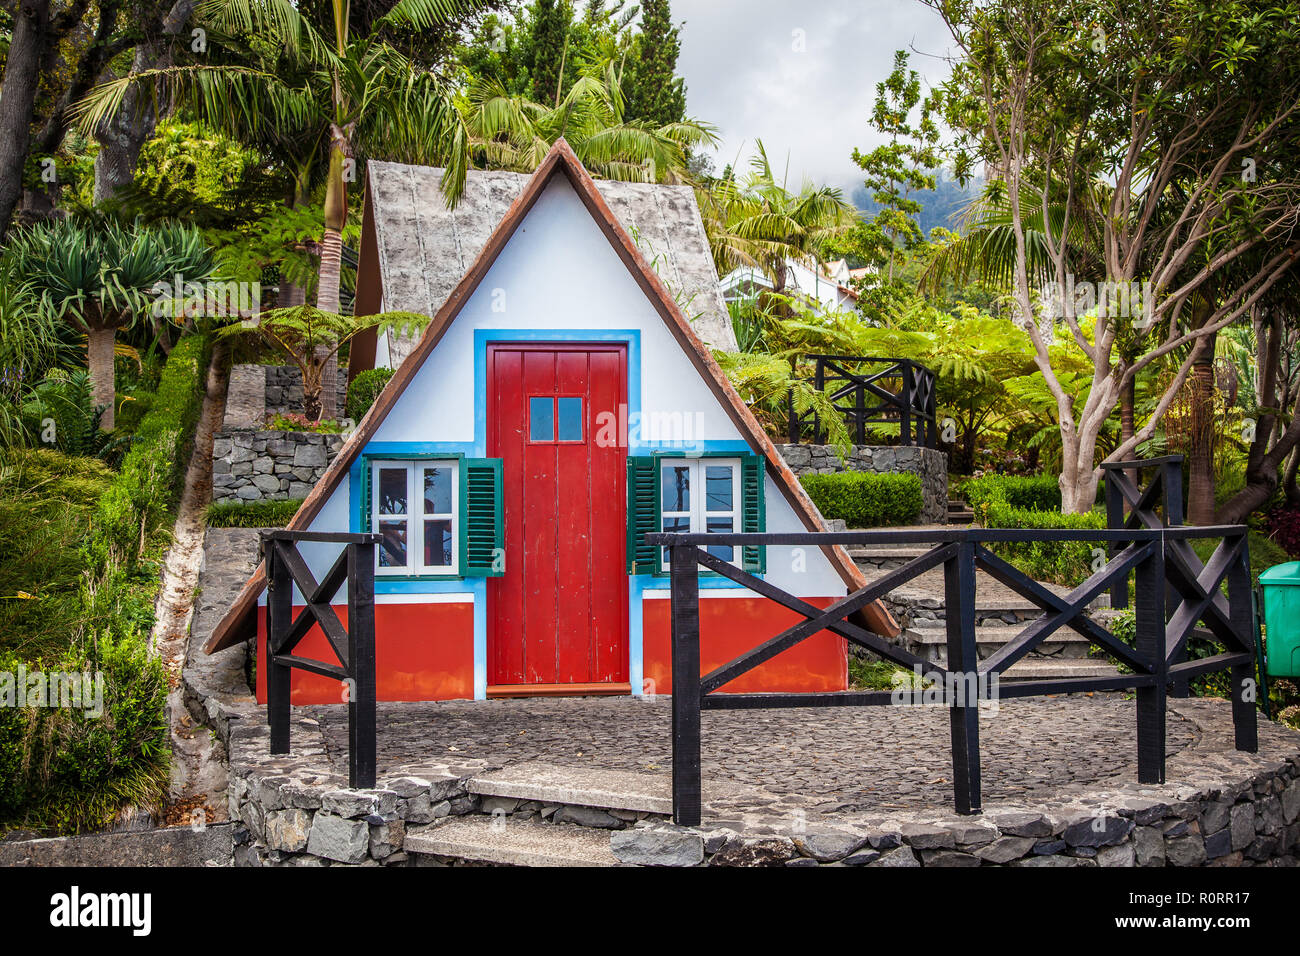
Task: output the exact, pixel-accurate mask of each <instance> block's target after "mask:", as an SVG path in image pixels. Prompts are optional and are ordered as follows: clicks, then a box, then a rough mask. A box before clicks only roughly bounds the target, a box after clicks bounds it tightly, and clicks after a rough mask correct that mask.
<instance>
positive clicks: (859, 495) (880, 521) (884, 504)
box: [799, 471, 922, 528]
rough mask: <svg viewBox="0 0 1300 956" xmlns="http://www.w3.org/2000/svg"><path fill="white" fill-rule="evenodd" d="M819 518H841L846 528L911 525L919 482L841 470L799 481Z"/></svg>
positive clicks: (913, 477)
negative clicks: (819, 514)
mask: <svg viewBox="0 0 1300 956" xmlns="http://www.w3.org/2000/svg"><path fill="white" fill-rule="evenodd" d="M799 482H800V484H802V485H803V487H804V490H805V491H807V492H808V497H809V498H811V499H812V501H813V504H815V505H816V506H817V510H819V511H820V512H821V513H822V517H823V518H827V519H831V518H843V519H844V521H845V523H846V524H847V525H848V526H849V527H850V528H879V527H882V526H884V525H900V524H911V523H912V522H914V521H915V520H916V518H917V516H918V515H919V514H920V513H921V503H922V502H921V479H920V478H919V477H917V476H916V475H892V474H883V475H877V474H872V473H870V472H861V471H843V472H839V473H836V474H830V475H804V476H803V477H801V478H800V479H799Z"/></svg>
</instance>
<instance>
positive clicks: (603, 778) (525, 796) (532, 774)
mask: <svg viewBox="0 0 1300 956" xmlns="http://www.w3.org/2000/svg"><path fill="white" fill-rule="evenodd" d="M466 788H467V789H468V790H469V792H470V793H476V794H478V795H479V796H484V797H507V798H515V799H518V800H535V801H538V802H540V803H546V804H552V805H556V804H558V805H567V806H581V807H598V808H599V809H601V810H629V811H636V812H639V813H663V814H670V813H672V812H673V794H672V778H671V777H670V776H669V775H668V774H656V773H637V772H635V771H628V770H602V769H599V768H594V767H561V766H557V765H555V764H548V763H542V762H540V761H529V762H526V763H519V764H514V765H512V766H509V767H505V768H503V769H501V770H493V771H490V772H488V773H483V774H479V775H477V776H475V777H472V778H471V779H470V780H469V781H468V783H467V784H466Z"/></svg>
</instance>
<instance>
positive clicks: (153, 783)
mask: <svg viewBox="0 0 1300 956" xmlns="http://www.w3.org/2000/svg"><path fill="white" fill-rule="evenodd" d="M23 666H25V667H26V670H27V674H28V677H29V679H30V676H31V674H32V672H34V671H42V672H45V673H46V674H48V673H50V672H54V671H58V672H62V673H76V674H87V675H91V677H90V681H91V682H92V686H93V682H94V681H95V677H94V675H96V674H102V675H103V684H102V690H103V700H102V704H103V710H102V713H100V714H98V715H97V716H96V715H93V714H92V713H91V712H88V708H89V705H90V702H86V701H83V705H82V707H70V708H69V707H54V706H46V707H32V706H27V707H22V708H20V707H17V706H14V705H13V704H14V703H16V700H15V701H13V702H6V703H8V706H3V707H0V827H3V826H22V827H24V828H32V829H37V830H46V831H55V832H61V833H63V832H79V831H84V830H94V829H102V828H104V827H105V826H107V825H108V824H109V823H111V822H112V820H113V817H114V816H115V815H116V814H117V812H118V810H119V809H120V808H121V807H122V806H123V805H126V804H134V805H142V806H146V807H149V806H153V805H155V804H156V803H157V802H158V801H159V799H160V798H161V796H162V794H163V792H164V790H165V788H166V786H167V780H168V747H167V721H166V717H165V713H166V712H165V704H166V699H167V675H166V671H165V670H164V668H163V665H162V662H161V661H160V660H159V659H158V658H155V657H150V656H149V654H148V652H147V650H146V649H145V645H144V642H143V641H140V640H139V639H138V638H136V637H132V638H129V639H126V640H120V641H117V640H114V639H112V638H110V637H107V636H103V637H100V638H98V639H97V640H95V641H91V642H87V643H86V646H85V648H84V650H83V648H82V646H81V644H80V643H79V644H77V645H74V646H73V647H71V648H69V649H68V650H67V651H66V652H65V653H64V654H62V655H60V656H58V657H55V658H50V659H39V658H38V659H36V660H35V661H31V662H27V661H25V660H24V659H22V658H20V657H18V656H17V655H15V654H0V681H5V680H6V677H5V676H4V675H12V678H9V679H8V680H10V681H12V682H10V683H7V684H6V683H0V694H4V693H6V692H7V693H11V694H14V695H15V697H16V679H17V676H18V674H19V669H20V667H23ZM50 703H53V701H50Z"/></svg>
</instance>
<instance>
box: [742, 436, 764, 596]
mask: <svg viewBox="0 0 1300 956" xmlns="http://www.w3.org/2000/svg"><path fill="white" fill-rule="evenodd" d="M765 474H766V469H765V468H764V461H763V456H762V455H745V456H743V457H742V458H741V459H740V486H741V514H740V530H741V533H742V534H761V533H762V532H763V531H766V530H767V508H766V507H764V504H763V485H764V481H763V478H764V475H765ZM742 558H743V561H742V565H741V566H742V567H743V568H744V569H745V570H746V571H751V572H754V573H759V574H761V573H762V572H764V571H766V570H767V548H764V547H758V546H752V545H751V546H749V547H746V548H744V549H743V552H742Z"/></svg>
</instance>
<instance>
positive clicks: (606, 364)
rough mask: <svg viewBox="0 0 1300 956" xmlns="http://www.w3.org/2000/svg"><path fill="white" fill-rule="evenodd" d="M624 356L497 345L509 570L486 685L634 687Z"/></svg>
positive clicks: (497, 448)
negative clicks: (609, 416) (622, 432)
mask: <svg viewBox="0 0 1300 956" xmlns="http://www.w3.org/2000/svg"><path fill="white" fill-rule="evenodd" d="M626 381H627V362H626V353H625V351H624V349H623V348H622V347H621V346H594V345H593V346H553V345H536V346H533V345H494V346H490V347H489V351H488V409H487V415H488V454H489V455H491V456H493V457H500V458H501V459H502V460H503V479H504V488H503V491H504V495H503V506H504V516H505V547H506V571H505V575H504V576H503V577H501V578H494V579H491V580H489V582H488V621H489V634H488V683H489V684H490V685H520V684H534V685H538V684H587V683H621V682H625V681H626V680H627V668H628V661H627V579H626V576H625V574H624V573H623V536H624V533H625V532H624V526H625V521H626V514H625V512H626V497H625V492H624V481H625V475H624V471H625V466H624V461H625V454H626V450H625V449H624V448H621V447H617V446H614V447H601V446H600V445H599V444H597V442H596V435H597V428H596V418H597V416H598V415H599V413H600V412H602V411H609V412H612V413H614V414H615V415H617V413H618V408H619V405H620V404H621V403H623V402H625V401H626V391H627V386H626Z"/></svg>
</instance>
